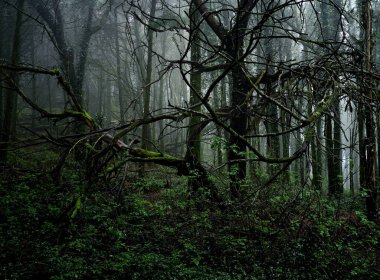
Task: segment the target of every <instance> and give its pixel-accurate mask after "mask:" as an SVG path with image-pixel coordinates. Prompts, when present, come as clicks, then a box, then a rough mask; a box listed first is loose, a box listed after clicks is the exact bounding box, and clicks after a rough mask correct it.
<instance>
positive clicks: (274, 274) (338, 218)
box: [0, 150, 380, 279]
mask: <svg viewBox="0 0 380 280" xmlns="http://www.w3.org/2000/svg"><path fill="white" fill-rule="evenodd" d="M57 158H58V154H57V153H55V152H53V151H50V150H45V151H34V150H27V151H17V152H15V153H13V154H12V155H11V159H10V164H9V165H8V166H5V167H2V169H1V170H0V236H1V239H0V278H1V279H32V278H33V279H380V227H379V225H377V224H376V223H374V222H370V221H368V220H367V219H366V217H365V214H364V212H363V209H362V200H363V199H362V198H361V197H360V196H355V197H348V196H347V197H343V198H341V199H340V200H333V201H331V200H329V199H327V198H326V197H324V196H323V195H321V194H320V193H319V192H316V191H314V190H313V189H312V187H303V188H300V187H297V186H289V185H288V186H281V185H279V184H278V185H274V186H272V187H270V188H268V189H264V190H263V189H260V188H259V187H255V186H250V185H248V186H246V190H245V195H244V199H242V200H241V201H239V202H236V201H229V200H228V198H227V196H226V201H225V203H224V204H223V207H220V205H217V204H215V203H213V202H211V201H209V200H208V199H207V195H206V194H205V195H203V194H202V193H201V194H199V195H198V196H197V197H195V198H194V197H191V196H190V195H189V193H188V191H187V187H186V183H187V182H186V178H184V177H178V176H176V175H175V173H173V172H172V171H170V170H168V169H163V168H158V167H154V168H155V172H150V173H148V175H146V176H144V179H141V178H139V177H138V176H137V175H136V174H135V173H131V174H127V177H126V181H125V182H124V183H123V184H122V185H120V182H119V181H118V180H116V179H110V178H108V179H107V180H99V181H96V182H95V183H92V185H88V184H87V182H85V181H84V180H83V179H82V178H81V176H80V175H78V174H80V172H78V170H79V171H80V167H78V165H77V164H76V163H75V162H74V161H73V162H71V163H69V164H67V166H66V168H65V173H64V182H63V184H62V185H59V186H57V185H56V184H55V183H54V182H53V181H52V179H51V176H50V171H51V169H52V167H53V166H54V164H55V162H56V160H57ZM214 180H215V182H219V181H218V178H214ZM218 186H219V188H220V191H221V193H223V190H224V189H226V184H223V183H222V182H219V183H218ZM84 190H85V191H84ZM78 198H80V199H78ZM73 205H75V209H76V211H75V213H74V212H73Z"/></svg>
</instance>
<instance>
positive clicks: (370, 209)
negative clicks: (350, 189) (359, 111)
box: [360, 0, 377, 220]
mask: <svg viewBox="0 0 380 280" xmlns="http://www.w3.org/2000/svg"><path fill="white" fill-rule="evenodd" d="M362 24H363V26H364V38H363V39H364V40H363V41H364V53H365V56H364V69H365V70H366V71H367V72H369V73H371V72H372V71H373V34H372V33H373V30H372V13H371V1H370V0H363V2H362ZM373 87H374V83H373V81H372V79H371V77H365V79H364V87H363V89H364V92H363V95H365V96H366V97H367V99H368V101H367V103H366V104H364V108H363V119H364V120H363V125H364V126H365V134H366V136H365V138H362V139H361V141H362V151H361V152H363V154H362V156H361V159H362V160H363V162H361V163H360V164H361V165H363V175H364V178H363V179H362V182H363V185H362V188H363V189H364V191H365V193H366V208H367V217H368V219H369V220H374V219H375V218H376V214H377V201H376V200H377V190H376V178H375V177H376V175H375V173H376V172H375V162H376V158H375V156H376V141H375V134H374V127H375V122H374V119H373V114H372V108H371V104H370V102H371V101H372V100H373V98H374V93H373Z"/></svg>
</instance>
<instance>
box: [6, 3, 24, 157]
mask: <svg viewBox="0 0 380 280" xmlns="http://www.w3.org/2000/svg"><path fill="white" fill-rule="evenodd" d="M24 3H25V0H17V3H16V6H17V14H16V23H15V30H14V35H13V46H12V55H11V63H12V64H18V62H19V59H20V47H21V25H22V16H23V13H22V10H23V7H24ZM10 77H11V78H12V79H13V80H14V81H15V82H16V83H17V80H18V78H17V74H12V73H11V74H10ZM4 109H5V110H4V119H3V137H2V139H0V163H3V164H4V163H6V161H7V155H8V147H9V141H10V140H11V139H12V137H14V136H15V131H16V121H17V94H16V93H15V92H14V91H13V90H12V88H11V86H10V87H9V88H8V89H7V90H6V92H5V108H4Z"/></svg>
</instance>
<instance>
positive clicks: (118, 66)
mask: <svg viewBox="0 0 380 280" xmlns="http://www.w3.org/2000/svg"><path fill="white" fill-rule="evenodd" d="M115 46H116V75H117V77H116V78H117V90H118V95H119V110H120V122H121V124H124V123H125V113H126V112H125V104H124V103H125V100H124V92H123V89H122V88H123V86H122V83H121V62H120V45H119V28H118V21H117V14H116V15H115Z"/></svg>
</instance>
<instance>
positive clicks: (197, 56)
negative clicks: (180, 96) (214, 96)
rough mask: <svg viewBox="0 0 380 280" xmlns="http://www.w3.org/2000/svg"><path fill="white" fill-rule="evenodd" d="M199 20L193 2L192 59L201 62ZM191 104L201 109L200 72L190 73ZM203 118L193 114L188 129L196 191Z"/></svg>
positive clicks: (188, 154) (192, 187)
mask: <svg viewBox="0 0 380 280" xmlns="http://www.w3.org/2000/svg"><path fill="white" fill-rule="evenodd" d="M199 22H200V14H199V12H198V11H197V9H196V7H195V5H194V4H193V3H192V4H191V6H190V40H191V61H194V62H198V63H199V62H200V60H201V48H200V43H201V41H200V38H199V34H200V31H199V27H198V25H199ZM190 85H191V90H190V106H191V109H192V110H193V111H195V112H199V111H200V110H201V106H200V99H199V98H198V96H200V95H201V92H202V76H201V73H199V72H196V73H194V72H192V73H190ZM200 121H201V119H200V117H199V116H197V115H194V114H193V115H191V117H190V121H189V128H188V130H187V151H186V160H187V161H188V162H189V164H190V169H192V170H193V172H194V176H191V177H190V178H189V181H188V185H189V190H190V191H192V192H196V191H197V190H198V188H199V187H201V186H200V185H199V182H198V181H199V178H198V176H197V175H199V174H198V173H199V172H197V170H196V168H197V167H198V166H199V165H200V163H199V162H200V157H201V132H202V126H201V123H200Z"/></svg>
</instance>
